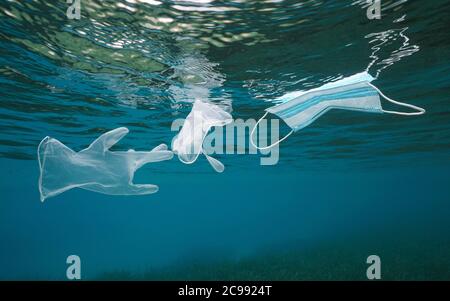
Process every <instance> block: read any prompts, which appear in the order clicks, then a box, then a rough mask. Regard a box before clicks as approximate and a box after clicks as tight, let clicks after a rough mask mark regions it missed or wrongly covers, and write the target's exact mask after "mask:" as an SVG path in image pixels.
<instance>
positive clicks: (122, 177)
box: [38, 127, 173, 202]
mask: <svg viewBox="0 0 450 301" xmlns="http://www.w3.org/2000/svg"><path fill="white" fill-rule="evenodd" d="M128 132H129V131H128V129H127V128H125V127H121V128H117V129H115V130H112V131H109V132H107V133H105V134H103V135H101V136H100V137H99V138H97V139H96V140H95V141H94V142H92V144H91V145H90V146H89V147H88V148H86V149H83V150H82V151H79V152H74V151H73V150H71V149H70V148H68V147H67V146H65V145H64V144H62V143H61V142H59V141H58V140H56V139H54V138H50V137H48V136H47V137H45V138H44V139H43V140H42V141H41V143H40V144H39V147H38V160H39V168H40V176H39V192H40V194H41V201H42V202H43V201H44V200H45V199H46V198H49V197H52V196H56V195H58V194H60V193H63V192H64V191H66V190H69V189H72V188H75V187H78V188H83V189H87V190H91V191H95V192H100V193H104V194H111V195H137V194H150V193H155V192H157V191H158V186H156V185H152V184H133V176H134V173H135V172H136V170H137V169H139V168H140V167H142V166H143V165H145V164H147V163H151V162H158V161H163V160H169V159H171V158H172V157H173V153H172V151H169V150H168V149H167V145H165V144H161V145H159V146H158V147H156V148H154V149H153V150H152V151H150V152H143V151H134V150H132V149H130V150H128V151H126V152H125V151H117V152H112V151H110V150H109V148H110V147H111V146H113V145H114V144H116V143H117V142H118V141H119V140H120V139H122V138H123V137H124V136H125V135H126V134H128Z"/></svg>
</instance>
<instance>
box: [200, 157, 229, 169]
mask: <svg viewBox="0 0 450 301" xmlns="http://www.w3.org/2000/svg"><path fill="white" fill-rule="evenodd" d="M205 157H206V159H208V162H209V164H211V166H212V167H213V168H214V170H215V171H217V172H223V171H224V170H225V166H224V165H223V164H222V162H220V161H219V160H217V159H214V158H213V157H210V156H208V155H207V154H205Z"/></svg>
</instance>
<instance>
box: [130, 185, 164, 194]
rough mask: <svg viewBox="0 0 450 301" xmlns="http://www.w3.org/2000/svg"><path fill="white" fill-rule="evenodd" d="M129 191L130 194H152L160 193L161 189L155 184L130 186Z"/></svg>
mask: <svg viewBox="0 0 450 301" xmlns="http://www.w3.org/2000/svg"><path fill="white" fill-rule="evenodd" d="M128 189H129V192H130V194H151V193H156V192H158V190H159V187H158V186H157V185H153V184H130V186H129V188H128Z"/></svg>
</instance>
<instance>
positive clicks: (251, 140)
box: [250, 112, 294, 150]
mask: <svg viewBox="0 0 450 301" xmlns="http://www.w3.org/2000/svg"><path fill="white" fill-rule="evenodd" d="M268 113H269V112H266V113H265V114H264V115H263V117H261V118H260V119H259V120H258V122H257V123H256V124H255V126H254V127H253V129H252V132H251V133H250V143H251V144H252V145H253V147H255V148H256V149H259V150H265V149H269V148H272V147H274V146H275V145H277V144H280V142H281V141H283V140H285V139H286V138H287V137H289V136H290V135H291V134H292V133H293V132H294V130H291V131H290V132H289V134H287V135H286V136H284V137H283V138H281V139H280V140H278V141H277V142H275V143H272V144H271V145H269V146H264V147H259V146H257V145H256V144H255V143H254V142H253V133H254V132H255V129H256V128H257V127H258V124H259V123H260V122H261V120H263V119H264V118H265V117H266V116H267V114H268Z"/></svg>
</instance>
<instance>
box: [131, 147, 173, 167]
mask: <svg viewBox="0 0 450 301" xmlns="http://www.w3.org/2000/svg"><path fill="white" fill-rule="evenodd" d="M136 155H137V158H136V162H137V163H136V169H138V168H140V167H141V166H142V165H145V164H147V163H152V162H159V161H164V160H170V159H172V158H173V152H172V151H151V152H136Z"/></svg>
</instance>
